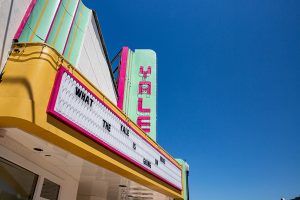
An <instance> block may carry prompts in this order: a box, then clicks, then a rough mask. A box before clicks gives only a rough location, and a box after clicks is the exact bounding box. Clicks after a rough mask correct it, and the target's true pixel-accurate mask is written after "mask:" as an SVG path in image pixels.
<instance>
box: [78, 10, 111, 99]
mask: <svg viewBox="0 0 300 200" xmlns="http://www.w3.org/2000/svg"><path fill="white" fill-rule="evenodd" d="M76 66H77V68H78V69H79V71H80V72H81V73H82V74H83V75H84V76H86V77H87V78H88V79H89V80H90V81H91V82H92V83H93V84H94V85H95V86H96V87H97V88H98V89H99V90H100V91H101V92H103V93H104V94H105V96H106V97H108V98H109V99H110V100H111V101H112V102H113V103H115V104H117V95H116V93H115V89H114V85H113V80H112V77H111V75H110V71H109V66H108V64H107V62H106V59H105V54H104V50H103V47H102V43H101V40H100V36H99V34H98V30H97V26H96V22H95V19H94V16H93V15H92V17H91V19H90V22H89V24H88V28H87V30H86V33H85V36H84V42H83V47H82V50H81V54H80V57H79V61H78V63H77V65H76Z"/></svg>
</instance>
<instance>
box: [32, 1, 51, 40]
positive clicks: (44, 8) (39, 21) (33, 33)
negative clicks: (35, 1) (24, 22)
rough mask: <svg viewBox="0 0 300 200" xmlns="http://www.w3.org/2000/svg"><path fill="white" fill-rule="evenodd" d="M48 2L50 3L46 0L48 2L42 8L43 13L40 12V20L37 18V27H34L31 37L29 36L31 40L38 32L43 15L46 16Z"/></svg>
mask: <svg viewBox="0 0 300 200" xmlns="http://www.w3.org/2000/svg"><path fill="white" fill-rule="evenodd" d="M48 3H49V0H46V3H45V4H44V7H43V9H42V12H41V14H40V16H39V18H38V20H37V23H36V25H35V27H34V29H33V31H32V33H31V36H30V38H29V42H32V40H33V37H34V35H35V33H36V30H37V29H38V27H39V25H40V23H41V20H42V17H43V16H44V13H45V10H46V8H47V6H48Z"/></svg>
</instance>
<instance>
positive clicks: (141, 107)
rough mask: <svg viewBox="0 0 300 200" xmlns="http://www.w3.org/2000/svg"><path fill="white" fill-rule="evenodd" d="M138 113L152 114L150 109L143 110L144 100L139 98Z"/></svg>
mask: <svg viewBox="0 0 300 200" xmlns="http://www.w3.org/2000/svg"><path fill="white" fill-rule="evenodd" d="M138 111H139V112H142V113H150V111H151V109H150V108H143V99H142V98H139V100H138Z"/></svg>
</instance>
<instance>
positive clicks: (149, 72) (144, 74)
mask: <svg viewBox="0 0 300 200" xmlns="http://www.w3.org/2000/svg"><path fill="white" fill-rule="evenodd" d="M140 74H142V75H143V77H144V78H147V76H149V75H150V74H151V66H148V68H147V71H144V67H143V66H140ZM148 74H149V75H148Z"/></svg>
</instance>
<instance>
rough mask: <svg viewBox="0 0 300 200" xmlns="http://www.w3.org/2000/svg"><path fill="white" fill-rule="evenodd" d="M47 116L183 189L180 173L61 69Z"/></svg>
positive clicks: (178, 169)
mask: <svg viewBox="0 0 300 200" xmlns="http://www.w3.org/2000/svg"><path fill="white" fill-rule="evenodd" d="M47 112H48V113H49V114H51V115H52V116H54V117H55V118H57V119H58V120H61V121H63V122H64V123H65V124H67V125H69V126H70V127H72V128H74V129H76V130H77V131H79V132H80V133H82V134H84V135H86V136H87V137H89V138H90V139H92V140H94V141H95V142H97V143H99V144H100V145H102V146H104V147H105V148H107V149H109V150H110V151H112V152H114V153H116V154H118V155H120V156H121V157H123V158H124V159H126V160H128V161H129V162H131V163H133V164H135V165H136V166H138V167H140V168H141V169H143V170H145V171H147V172H148V173H150V174H152V175H154V176H155V177H157V178H159V179H161V180H162V181H164V182H166V183H167V184H169V185H171V186H173V187H175V188H176V189H178V190H181V189H182V182H181V169H180V168H178V167H177V166H176V165H175V164H174V163H173V162H172V161H171V160H169V159H168V158H167V157H165V156H164V155H163V154H162V153H161V151H160V150H159V149H158V148H156V147H155V146H153V145H152V144H151V143H149V142H148V141H147V140H146V139H144V138H143V137H142V136H141V135H139V133H137V132H136V131H135V130H134V129H133V128H132V127H131V126H130V125H129V124H128V123H126V122H125V121H124V120H123V119H122V118H121V117H119V116H118V115H117V114H116V113H115V112H114V111H113V110H112V109H110V108H109V106H107V105H106V104H105V103H104V102H103V101H102V100H100V99H99V98H98V97H97V96H96V95H95V94H93V93H92V92H91V91H90V90H89V89H88V88H86V87H85V86H84V85H83V84H82V83H81V82H80V81H79V80H78V79H76V77H74V76H73V75H72V74H70V73H69V72H68V71H67V70H66V69H65V68H64V67H60V69H59V70H58V73H57V76H56V80H55V83H54V87H53V90H52V94H51V98H50V101H49V105H48V110H47Z"/></svg>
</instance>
